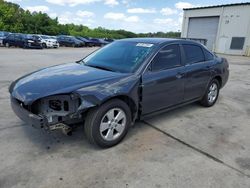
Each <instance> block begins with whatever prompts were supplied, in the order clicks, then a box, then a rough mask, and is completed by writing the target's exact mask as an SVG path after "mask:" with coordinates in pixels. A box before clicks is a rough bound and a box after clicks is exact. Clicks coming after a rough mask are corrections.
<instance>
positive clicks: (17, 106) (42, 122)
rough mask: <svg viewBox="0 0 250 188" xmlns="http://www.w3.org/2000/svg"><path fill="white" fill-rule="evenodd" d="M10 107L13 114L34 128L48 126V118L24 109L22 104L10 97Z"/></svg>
mask: <svg viewBox="0 0 250 188" xmlns="http://www.w3.org/2000/svg"><path fill="white" fill-rule="evenodd" d="M11 107H12V109H13V111H14V112H15V114H16V115H17V116H18V117H19V118H20V119H21V120H23V121H24V122H26V123H28V124H30V125H31V126H32V127H35V128H48V120H47V118H45V117H42V116H38V115H36V114H33V113H31V112H29V111H28V110H26V109H25V108H24V107H23V104H22V103H21V102H19V101H18V100H16V99H15V98H13V97H11Z"/></svg>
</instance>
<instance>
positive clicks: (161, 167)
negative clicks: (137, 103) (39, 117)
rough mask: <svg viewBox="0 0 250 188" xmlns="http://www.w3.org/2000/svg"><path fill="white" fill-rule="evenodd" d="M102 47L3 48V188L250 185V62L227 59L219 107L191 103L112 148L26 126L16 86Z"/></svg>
mask: <svg viewBox="0 0 250 188" xmlns="http://www.w3.org/2000/svg"><path fill="white" fill-rule="evenodd" d="M93 50H94V48H79V49H72V48H60V49H51V50H23V49H15V48H11V49H6V48H0V92H1V96H0V106H1V108H0V119H1V121H0V143H1V145H0V187H1V188H5V187H6V188H10V187H25V188H28V187H30V188H34V187H36V188H45V187H55V188H57V187H62V188H63V187H74V188H77V187H79V188H80V187H81V188H83V187H98V188H100V187H107V188H112V187H114V188H117V187H121V188H122V187H124V188H128V187H136V188H138V187H143V188H145V187H150V188H152V187H156V188H160V187H185V188H187V187H190V188H201V187H202V188H205V187H211V188H217V187H218V188H224V187H227V188H228V187H232V188H235V187H237V188H240V187H244V188H245V187H250V147H249V143H250V97H249V96H250V58H246V57H237V56H227V58H228V60H229V62H230V71H231V72H230V79H229V82H228V83H227V85H226V86H225V88H223V90H221V93H220V97H219V100H218V103H217V104H216V105H215V106H214V107H212V108H204V107H201V106H199V105H198V104H191V105H188V106H185V107H182V108H180V109H176V110H174V111H171V112H168V113H164V114H162V115H158V116H155V117H153V118H151V119H147V120H146V121H143V122H138V123H136V125H135V127H133V128H131V129H130V131H129V133H128V135H127V137H126V138H125V140H124V141H123V142H122V143H121V144H119V145H117V146H116V147H113V148H110V149H105V150H103V149H99V148H96V147H94V146H92V145H90V144H89V143H88V142H87V140H86V138H85V137H84V133H83V128H82V127H79V128H78V129H77V130H76V131H75V132H73V135H72V136H70V137H68V136H65V135H63V134H62V133H61V132H53V133H50V134H48V133H46V132H43V131H41V130H37V129H33V128H31V127H29V126H28V125H26V124H25V123H23V122H21V121H20V120H19V119H18V118H17V117H16V116H15V115H14V113H13V112H12V110H11V108H10V105H9V94H8V86H9V85H10V83H11V82H12V81H13V80H15V79H17V78H18V77H20V76H22V75H24V74H26V73H29V72H31V71H34V70H37V69H40V68H43V67H47V66H51V65H55V64H61V63H67V62H73V61H76V60H79V59H80V58H82V57H83V56H85V55H86V54H88V53H90V52H92V51H93Z"/></svg>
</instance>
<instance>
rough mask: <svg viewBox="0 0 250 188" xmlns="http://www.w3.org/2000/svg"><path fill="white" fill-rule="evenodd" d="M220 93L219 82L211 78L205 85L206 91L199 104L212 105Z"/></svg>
mask: <svg viewBox="0 0 250 188" xmlns="http://www.w3.org/2000/svg"><path fill="white" fill-rule="evenodd" d="M219 93H220V84H219V82H218V80H216V79H214V80H212V81H211V82H210V83H209V84H208V87H207V90H206V93H205V95H204V96H203V98H202V100H201V104H202V105H203V106H205V107H210V106H213V105H214V104H215V103H216V101H217V99H218V96H219Z"/></svg>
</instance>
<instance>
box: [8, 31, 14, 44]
mask: <svg viewBox="0 0 250 188" xmlns="http://www.w3.org/2000/svg"><path fill="white" fill-rule="evenodd" d="M7 42H8V43H9V45H11V46H14V45H15V35H14V34H11V35H9V36H8V40H7Z"/></svg>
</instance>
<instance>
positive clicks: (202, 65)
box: [182, 44, 211, 101]
mask: <svg viewBox="0 0 250 188" xmlns="http://www.w3.org/2000/svg"><path fill="white" fill-rule="evenodd" d="M182 49H183V51H184V56H185V68H186V77H187V79H186V81H185V95H184V100H185V101H189V100H192V99H196V98H200V97H202V96H203V94H204V92H205V90H206V87H207V84H208V82H209V79H210V77H211V71H210V68H211V61H206V60H205V56H204V52H203V50H202V47H201V46H199V45H195V44H183V45H182Z"/></svg>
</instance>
